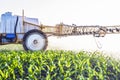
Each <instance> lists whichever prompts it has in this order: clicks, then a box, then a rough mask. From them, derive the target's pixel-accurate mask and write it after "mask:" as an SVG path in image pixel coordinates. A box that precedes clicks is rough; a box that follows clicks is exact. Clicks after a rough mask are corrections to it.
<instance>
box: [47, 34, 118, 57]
mask: <svg viewBox="0 0 120 80" xmlns="http://www.w3.org/2000/svg"><path fill="white" fill-rule="evenodd" d="M48 44H49V45H48V49H52V50H73V51H81V50H84V51H100V52H103V53H105V54H107V55H109V56H115V57H119V56H120V35H119V34H107V35H106V36H105V37H99V38H97V37H93V36H92V35H84V36H68V37H54V36H51V37H49V38H48Z"/></svg>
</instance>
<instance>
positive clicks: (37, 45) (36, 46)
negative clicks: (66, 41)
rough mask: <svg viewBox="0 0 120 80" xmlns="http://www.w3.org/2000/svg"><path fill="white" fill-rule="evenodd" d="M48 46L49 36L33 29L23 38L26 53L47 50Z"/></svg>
mask: <svg viewBox="0 0 120 80" xmlns="http://www.w3.org/2000/svg"><path fill="white" fill-rule="evenodd" d="M47 45H48V40H47V36H46V35H45V34H44V33H43V32H42V31H39V30H36V29H33V30H30V31H28V32H27V33H25V35H24V37H23V48H24V49H25V50H26V51H28V50H30V51H38V50H45V49H46V47H47Z"/></svg>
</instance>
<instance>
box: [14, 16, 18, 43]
mask: <svg viewBox="0 0 120 80" xmlns="http://www.w3.org/2000/svg"><path fill="white" fill-rule="evenodd" d="M17 24H18V16H17V19H16V22H15V27H14V34H15V41H14V42H16V41H17Z"/></svg>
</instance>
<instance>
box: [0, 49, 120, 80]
mask: <svg viewBox="0 0 120 80" xmlns="http://www.w3.org/2000/svg"><path fill="white" fill-rule="evenodd" d="M0 80H120V63H119V60H118V61H116V60H114V59H113V58H110V57H105V56H104V55H102V54H101V53H100V52H85V51H80V52H73V51H63V50H61V51H57V50H56V51H53V50H47V51H39V52H38V51H37V52H29V51H28V52H25V51H8V50H4V51H0Z"/></svg>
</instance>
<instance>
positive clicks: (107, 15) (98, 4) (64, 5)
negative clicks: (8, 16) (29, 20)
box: [0, 0, 120, 25]
mask: <svg viewBox="0 0 120 80" xmlns="http://www.w3.org/2000/svg"><path fill="white" fill-rule="evenodd" d="M119 2H120V1H119V0H1V2H0V14H2V13H4V12H7V11H9V12H12V13H13V14H17V15H22V14H21V13H22V9H24V11H25V15H26V16H28V17H36V18H39V22H40V23H43V24H48V25H55V24H58V23H60V22H64V23H67V24H73V23H74V24H76V25H118V24H119V21H120V16H119V15H120V10H119V8H120V5H119Z"/></svg>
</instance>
